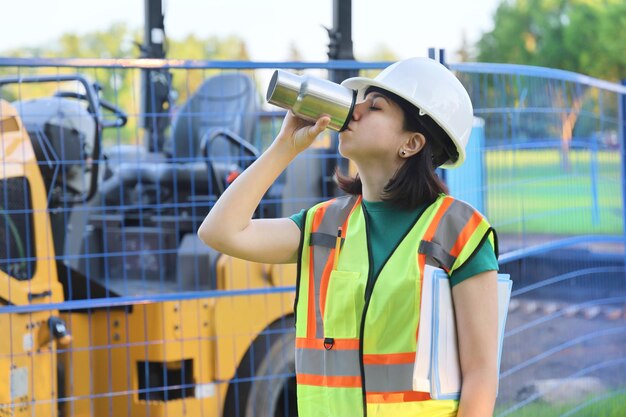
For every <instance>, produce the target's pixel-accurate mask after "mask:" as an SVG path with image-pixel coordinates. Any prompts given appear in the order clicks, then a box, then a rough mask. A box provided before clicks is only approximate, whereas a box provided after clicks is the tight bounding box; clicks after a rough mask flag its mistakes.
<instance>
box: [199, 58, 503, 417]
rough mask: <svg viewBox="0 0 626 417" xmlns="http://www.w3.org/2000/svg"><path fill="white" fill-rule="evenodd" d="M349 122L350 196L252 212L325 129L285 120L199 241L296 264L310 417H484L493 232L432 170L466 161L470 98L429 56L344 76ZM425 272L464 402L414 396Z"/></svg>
mask: <svg viewBox="0 0 626 417" xmlns="http://www.w3.org/2000/svg"><path fill="white" fill-rule="evenodd" d="M343 85H345V86H347V87H349V88H352V89H354V90H357V92H358V96H357V97H358V100H357V104H356V105H355V108H354V112H353V115H352V119H351V120H350V122H349V124H348V127H347V129H346V130H345V131H343V132H341V133H340V135H339V152H340V153H341V155H342V156H344V157H346V158H348V159H350V160H351V161H352V162H353V163H354V164H355V166H356V167H357V171H358V175H357V177H355V178H347V177H344V176H343V175H341V174H339V173H338V182H339V185H340V187H341V188H342V189H343V190H344V191H346V192H347V193H348V195H347V196H345V197H339V198H337V199H333V200H330V201H328V202H324V203H320V204H318V205H316V206H314V207H312V208H311V209H309V210H307V211H303V212H301V213H299V214H296V215H294V216H292V217H291V218H281V219H254V220H251V217H252V215H253V213H254V210H255V208H256V207H257V205H258V204H259V202H260V200H261V198H262V196H263V195H264V193H265V192H266V191H267V189H268V188H269V187H270V185H271V184H272V183H273V182H274V181H275V180H276V178H277V177H278V176H279V175H280V174H281V172H282V171H283V170H284V169H285V168H286V167H287V165H288V164H289V163H290V162H291V161H292V160H293V159H294V158H295V157H296V156H297V155H298V154H299V153H300V152H302V151H303V150H305V149H306V148H307V147H309V146H310V145H311V143H312V142H313V141H314V140H315V138H316V137H317V136H318V135H319V134H320V133H321V132H322V131H323V130H324V129H325V128H326V127H327V126H328V123H329V121H330V119H329V117H326V116H323V117H320V118H319V119H318V120H317V122H316V123H315V124H312V123H308V122H305V121H303V120H301V119H298V118H296V117H295V116H294V115H293V114H291V112H289V113H288V114H287V116H286V117H285V120H284V122H283V125H282V128H281V131H280V133H279V134H278V136H277V137H276V139H275V141H274V142H273V143H272V145H271V146H270V147H269V149H268V150H267V151H266V152H265V153H264V154H263V155H262V156H261V157H260V158H259V159H258V160H257V161H256V162H255V163H254V164H252V165H251V166H250V167H249V168H248V169H247V170H246V171H245V172H244V173H243V174H242V175H240V176H239V177H238V178H237V180H236V181H235V182H234V183H233V184H231V186H230V187H229V188H228V189H227V190H226V192H225V193H224V194H223V195H222V196H221V197H220V199H219V201H218V202H217V203H216V205H215V207H214V208H213V209H212V210H211V212H210V213H209V214H208V215H207V217H206V219H205V220H204V222H203V224H202V225H201V227H200V229H199V231H198V234H199V236H200V238H201V239H202V240H203V241H204V242H205V243H206V244H208V245H210V246H212V247H214V248H215V249H217V250H219V251H221V252H224V253H227V254H230V255H232V256H235V257H239V258H243V259H248V260H251V261H255V262H264V263H288V262H295V261H298V263H299V269H298V273H299V276H298V288H297V293H296V309H295V313H296V378H297V382H298V411H299V416H300V417H307V416H316V417H318V416H362V415H363V416H369V417H372V416H393V417H403V416H406V417H409V416H459V417H470V416H472V417H474V416H475V417H487V416H490V415H491V414H492V412H493V406H494V402H495V396H496V388H497V295H496V281H497V272H496V271H497V261H496V255H495V251H496V250H497V249H496V242H495V232H494V231H493V229H491V228H490V226H489V224H488V223H487V222H486V220H485V219H484V218H483V217H482V215H480V213H478V212H477V211H475V210H474V209H473V208H471V207H470V206H469V205H467V204H465V203H462V202H460V201H458V200H454V199H453V198H451V197H449V196H446V195H445V193H446V187H445V185H444V184H443V183H441V181H440V180H439V179H438V178H437V176H436V174H435V171H434V169H435V168H436V167H437V166H440V165H442V166H443V167H454V166H458V165H460V164H461V163H462V162H463V160H464V158H465V145H466V143H467V139H468V137H469V134H470V131H471V126H472V118H473V116H472V107H471V102H470V100H469V96H468V95H467V92H466V91H465V90H464V88H463V87H462V85H461V84H460V83H459V81H458V80H457V79H456V78H455V77H454V75H452V73H450V72H449V71H448V70H447V69H446V68H445V67H443V66H442V65H441V64H439V63H437V62H436V61H433V60H430V59H425V58H412V59H408V60H404V61H400V62H398V63H395V64H394V65H392V66H390V67H388V68H387V69H385V70H384V71H383V72H382V73H381V74H380V75H378V76H377V77H376V78H375V79H367V78H352V79H349V80H346V81H344V83H343ZM426 264H431V265H434V266H438V267H441V268H443V269H444V270H446V272H448V274H449V276H450V279H451V285H452V295H453V302H454V306H455V314H456V323H457V327H458V329H457V337H458V344H459V346H458V348H459V356H460V364H461V372H462V378H463V384H462V389H461V398H460V400H459V401H455V400H433V399H431V398H430V396H429V394H428V393H426V392H418V391H413V386H412V372H413V364H414V360H415V351H416V339H417V333H418V326H419V306H420V302H421V293H420V290H421V276H422V274H423V271H424V267H425V265H426Z"/></svg>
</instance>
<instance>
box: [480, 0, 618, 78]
mask: <svg viewBox="0 0 626 417" xmlns="http://www.w3.org/2000/svg"><path fill="white" fill-rule="evenodd" d="M624 27H626V2H624V1H623V0H504V1H503V2H502V3H501V4H500V6H499V7H498V9H497V10H496V13H495V16H494V28H493V29H492V30H491V31H489V32H487V33H485V34H484V35H483V37H482V38H481V39H480V40H479V41H478V44H477V49H478V55H477V59H478V60H479V61H485V62H506V63H515V64H527V65H539V66H545V67H551V68H560V69H565V70H570V71H574V72H579V73H583V74H588V75H591V76H594V77H598V78H603V79H608V80H613V81H618V80H619V79H620V78H624V77H626V54H625V53H624V38H623V36H620V34H622V33H623V30H624V29H623V28H624Z"/></svg>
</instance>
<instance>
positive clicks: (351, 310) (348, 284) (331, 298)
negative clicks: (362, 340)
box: [324, 271, 361, 338]
mask: <svg viewBox="0 0 626 417" xmlns="http://www.w3.org/2000/svg"><path fill="white" fill-rule="evenodd" d="M360 275H361V274H360V272H350V271H332V272H331V273H330V277H329V280H328V289H327V292H326V304H325V306H324V337H332V338H353V337H356V336H357V333H358V331H357V319H356V293H357V288H358V283H359V276H360Z"/></svg>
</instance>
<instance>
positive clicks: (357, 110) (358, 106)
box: [352, 101, 366, 120]
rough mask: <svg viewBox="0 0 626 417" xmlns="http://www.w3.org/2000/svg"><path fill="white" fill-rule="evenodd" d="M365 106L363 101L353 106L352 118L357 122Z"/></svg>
mask: <svg viewBox="0 0 626 417" xmlns="http://www.w3.org/2000/svg"><path fill="white" fill-rule="evenodd" d="M365 104H366V102H365V101H361V102H359V103H356V104H355V105H354V110H352V118H353V119H354V120H359V119H360V118H361V114H362V112H363V109H364V108H365Z"/></svg>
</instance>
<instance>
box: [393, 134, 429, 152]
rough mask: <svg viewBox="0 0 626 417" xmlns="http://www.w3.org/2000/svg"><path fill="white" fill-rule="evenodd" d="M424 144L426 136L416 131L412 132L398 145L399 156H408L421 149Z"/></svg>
mask: <svg viewBox="0 0 626 417" xmlns="http://www.w3.org/2000/svg"><path fill="white" fill-rule="evenodd" d="M425 144H426V138H425V137H424V135H422V134H421V133H418V132H413V133H411V136H409V138H408V139H407V140H406V141H405V142H404V144H403V145H402V146H401V147H400V151H399V155H400V157H401V158H410V157H412V156H413V155H415V154H417V153H418V152H419V151H421V150H422V148H423V147H424V145H425Z"/></svg>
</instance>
